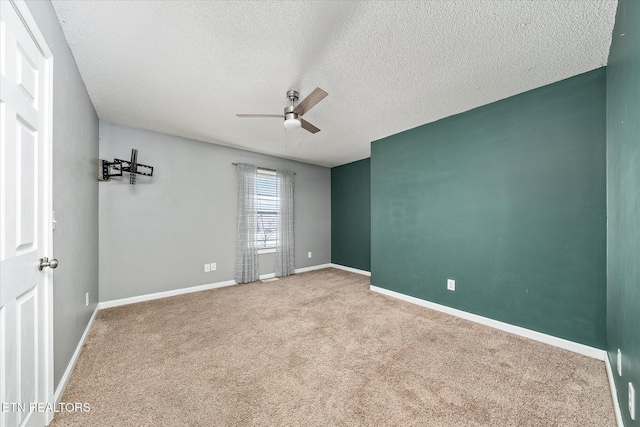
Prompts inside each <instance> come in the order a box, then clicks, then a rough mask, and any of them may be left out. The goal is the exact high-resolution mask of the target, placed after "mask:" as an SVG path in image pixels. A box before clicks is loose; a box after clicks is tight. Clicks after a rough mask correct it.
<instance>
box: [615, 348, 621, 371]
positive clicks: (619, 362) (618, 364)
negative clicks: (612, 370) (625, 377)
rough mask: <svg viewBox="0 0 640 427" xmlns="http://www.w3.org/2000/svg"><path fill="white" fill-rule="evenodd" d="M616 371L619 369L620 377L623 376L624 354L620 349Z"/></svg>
mask: <svg viewBox="0 0 640 427" xmlns="http://www.w3.org/2000/svg"><path fill="white" fill-rule="evenodd" d="M616 369H618V376H619V377H621V376H622V352H621V351H620V349H618V358H617V359H616Z"/></svg>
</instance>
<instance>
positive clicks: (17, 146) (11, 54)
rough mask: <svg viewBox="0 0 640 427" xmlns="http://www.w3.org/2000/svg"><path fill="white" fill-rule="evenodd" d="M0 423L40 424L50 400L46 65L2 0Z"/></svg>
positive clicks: (19, 10) (32, 29) (21, 15)
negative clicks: (44, 264)
mask: <svg viewBox="0 0 640 427" xmlns="http://www.w3.org/2000/svg"><path fill="white" fill-rule="evenodd" d="M0 5H1V8H2V9H1V11H0V12H1V13H0V45H1V46H0V48H1V53H0V79H1V86H0V378H1V381H0V402H1V403H2V408H0V425H1V426H3V427H4V426H7V427H8V426H44V425H46V424H48V422H49V421H50V419H51V418H52V415H53V414H52V413H51V412H50V411H47V407H46V404H47V403H48V404H52V403H53V402H52V400H53V377H52V374H53V372H52V371H53V369H52V359H53V357H52V347H53V346H52V330H51V327H52V317H51V314H52V308H51V304H52V298H51V286H52V277H51V276H52V272H51V269H50V268H44V269H43V270H42V271H40V270H39V269H38V265H39V259H40V258H43V257H49V258H52V253H51V249H52V244H51V238H52V228H51V221H50V219H51V66H52V58H51V53H50V51H49V49H48V46H47V45H46V43H45V42H44V39H43V38H42V35H41V33H40V32H39V31H38V29H37V27H36V26H35V21H34V20H33V18H32V17H31V14H30V13H29V10H28V8H27V7H26V4H25V3H24V2H18V1H16V2H14V1H6V0H2V1H0Z"/></svg>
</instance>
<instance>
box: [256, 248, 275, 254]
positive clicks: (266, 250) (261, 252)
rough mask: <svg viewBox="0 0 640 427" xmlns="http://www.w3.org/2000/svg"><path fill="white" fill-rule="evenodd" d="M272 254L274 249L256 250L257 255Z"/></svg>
mask: <svg viewBox="0 0 640 427" xmlns="http://www.w3.org/2000/svg"><path fill="white" fill-rule="evenodd" d="M274 253H276V248H266V249H258V255H262V254H274Z"/></svg>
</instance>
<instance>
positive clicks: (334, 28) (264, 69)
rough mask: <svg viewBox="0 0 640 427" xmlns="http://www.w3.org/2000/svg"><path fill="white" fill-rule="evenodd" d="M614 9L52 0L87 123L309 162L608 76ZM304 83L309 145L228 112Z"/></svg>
mask: <svg viewBox="0 0 640 427" xmlns="http://www.w3.org/2000/svg"><path fill="white" fill-rule="evenodd" d="M616 5H617V3H616V1H615V0H590V1H586V0H585V1H576V0H571V1H557V0H546V1H544V0H543V1H525V0H521V1H506V0H494V1H489V0H486V1H476V0H465V1H451V0H443V1H424V2H408V1H407V2H403V1H394V2H391V1H362V2H360V1H358V2H355V1H353V2H347V1H332V2H311V1H304V2H302V1H300V2H280V1H278V2H266V1H264V2H263V1H260V2H258V1H255V2H248V1H228V2H224V1H86V0H83V1H60V0H53V6H54V8H55V11H56V13H57V15H58V17H59V19H60V23H61V26H62V29H63V31H64V33H65V36H66V38H67V40H68V42H69V45H70V47H71V51H72V52H73V55H74V57H75V59H76V62H77V63H78V68H79V69H80V74H81V75H82V77H83V79H84V81H85V83H86V86H87V90H88V92H89V95H90V96H91V100H92V101H93V103H94V105H95V108H96V111H97V113H98V116H99V117H100V119H103V120H108V121H111V122H115V123H119V124H123V125H128V126H133V127H139V128H144V129H150V130H154V131H158V132H163V133H167V134H171V135H179V136H183V137H187V138H193V139H198V140H202V141H208V142H214V143H218V144H223V145H229V146H234V147H239V148H244V149H247V150H251V151H256V152H260V153H266V154H271V155H275V156H280V157H285V158H290V159H295V160H301V161H304V162H308V163H314V164H318V165H322V166H336V165H340V164H344V163H348V162H351V161H355V160H359V159H363V158H366V157H368V156H369V155H370V142H371V141H374V140H377V139H380V138H384V137H386V136H389V135H392V134H395V133H398V132H401V131H403V130H406V129H410V128H413V127H416V126H419V125H422V124H424V123H428V122H432V121H435V120H438V119H441V118H443V117H446V116H450V115H452V114H456V113H460V112H462V111H466V110H469V109H472V108H474V107H478V106H480V105H484V104H488V103H490V102H493V101H496V100H499V99H502V98H506V97H508V96H512V95H515V94H517V93H521V92H524V91H527V90H530V89H533V88H536V87H539V86H543V85H545V84H548V83H552V82H555V81H558V80H561V79H564V78H567V77H570V76H573V75H576V74H580V73H583V72H586V71H589V70H592V69H594V68H598V67H601V66H603V65H606V63H607V56H608V52H609V46H610V43H611V32H612V30H613V23H614V19H615V10H616ZM317 86H319V87H321V88H322V89H324V90H326V91H327V92H328V93H329V96H328V97H327V98H325V99H324V100H323V101H322V102H320V103H319V104H318V105H317V106H315V107H314V108H313V109H312V110H311V111H309V112H308V113H307V114H306V115H305V116H304V118H305V119H306V120H308V121H309V122H311V123H313V124H314V125H316V126H317V127H319V128H320V129H321V130H322V131H321V132H319V133H317V134H315V135H313V134H310V133H308V132H306V131H304V130H302V129H297V130H294V131H285V130H284V127H283V125H282V122H281V121H280V120H278V119H268V118H267V119H241V118H237V117H236V116H235V114H236V113H270V114H281V113H282V110H283V108H284V107H285V106H286V105H287V100H286V98H285V93H286V91H287V90H288V89H296V90H298V91H300V95H301V99H302V98H304V96H305V95H307V94H308V93H309V92H311V91H312V90H313V89H314V88H315V87H317Z"/></svg>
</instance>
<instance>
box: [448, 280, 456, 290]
mask: <svg viewBox="0 0 640 427" xmlns="http://www.w3.org/2000/svg"><path fill="white" fill-rule="evenodd" d="M447 289H449V290H450V291H455V290H456V281H455V280H453V279H447Z"/></svg>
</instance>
